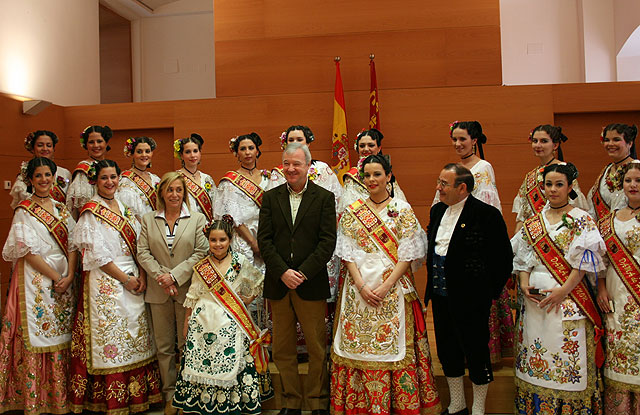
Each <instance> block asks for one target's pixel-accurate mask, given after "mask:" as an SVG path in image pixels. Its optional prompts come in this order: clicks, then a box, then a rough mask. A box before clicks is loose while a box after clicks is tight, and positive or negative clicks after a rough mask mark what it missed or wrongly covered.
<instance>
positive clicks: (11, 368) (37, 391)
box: [0, 202, 75, 415]
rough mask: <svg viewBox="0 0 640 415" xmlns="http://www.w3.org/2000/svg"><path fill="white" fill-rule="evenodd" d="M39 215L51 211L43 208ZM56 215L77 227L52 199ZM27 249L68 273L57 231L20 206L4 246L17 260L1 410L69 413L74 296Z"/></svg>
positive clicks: (2, 364) (0, 352)
mask: <svg viewBox="0 0 640 415" xmlns="http://www.w3.org/2000/svg"><path fill="white" fill-rule="evenodd" d="M32 203H33V202H32ZM40 213H44V214H45V216H48V215H49V213H48V212H47V211H45V210H44V209H42V210H41V211H40ZM52 213H53V216H54V218H55V220H57V221H60V222H61V223H62V224H64V226H66V229H67V231H69V230H71V229H73V226H74V224H75V222H74V220H73V218H71V215H70V214H69V212H68V211H67V209H66V207H65V206H64V205H63V204H62V203H55V202H54V211H53V212H52ZM61 241H62V239H61ZM65 242H66V240H65ZM65 242H63V244H65V249H66V243H65ZM28 253H31V254H33V255H38V256H40V257H41V258H42V259H43V260H44V261H45V262H46V263H47V264H48V265H49V266H51V267H52V268H53V269H54V270H56V271H57V272H59V273H60V274H61V275H66V274H67V272H68V260H67V256H66V254H65V252H64V250H63V249H62V247H61V245H60V244H59V243H58V242H56V237H55V235H53V234H52V233H51V232H50V231H49V229H48V228H47V226H45V225H44V224H43V223H42V222H41V221H40V220H39V219H36V217H34V216H33V214H31V213H30V212H28V211H27V210H26V209H23V208H22V206H21V207H20V208H18V209H16V211H15V214H14V216H13V222H12V224H11V229H10V230H9V236H8V237H7V241H6V243H5V245H4V249H3V250H2V257H3V258H4V259H5V261H11V262H12V263H13V275H12V277H11V284H10V286H9V296H8V298H7V304H6V306H5V315H4V319H3V321H2V333H1V334H0V412H5V411H10V410H20V411H24V413H25V414H30V415H37V414H40V413H43V412H44V413H54V414H64V413H67V412H69V411H70V408H69V402H68V399H67V389H68V373H69V346H70V343H71V326H72V323H73V317H74V313H75V294H74V291H73V286H71V287H69V289H67V291H65V292H64V293H61V294H58V293H56V292H55V291H54V290H53V281H52V280H51V279H49V278H47V277H45V276H43V275H42V274H40V273H39V272H37V271H36V270H35V269H34V268H33V267H32V266H31V265H29V263H27V261H26V260H25V259H24V256H25V255H26V254H28Z"/></svg>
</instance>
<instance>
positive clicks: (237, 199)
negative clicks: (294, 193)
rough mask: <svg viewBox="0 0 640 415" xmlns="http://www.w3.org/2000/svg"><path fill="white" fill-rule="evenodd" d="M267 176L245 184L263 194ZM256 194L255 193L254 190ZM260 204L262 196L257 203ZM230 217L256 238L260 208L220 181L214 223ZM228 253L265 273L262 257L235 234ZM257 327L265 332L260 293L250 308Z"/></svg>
mask: <svg viewBox="0 0 640 415" xmlns="http://www.w3.org/2000/svg"><path fill="white" fill-rule="evenodd" d="M269 179H270V174H269V172H268V171H266V170H263V174H262V175H261V176H260V183H254V182H253V181H251V180H250V179H248V178H247V180H246V181H245V183H246V184H248V185H253V186H257V187H258V188H259V189H261V190H262V191H265V190H266V189H267V187H268V185H269ZM256 190H257V189H256ZM259 202H260V204H262V196H260V200H259ZM225 214H226V215H231V217H233V222H234V225H235V226H240V225H245V226H246V227H247V229H248V230H249V232H251V235H253V237H254V238H256V237H257V235H258V219H259V216H260V206H259V205H258V203H256V201H255V200H254V199H253V198H252V197H250V196H248V195H247V193H245V191H243V190H242V189H241V188H240V187H238V186H237V185H235V184H234V183H232V182H231V181H229V180H225V179H223V180H220V182H219V184H218V190H217V192H216V202H215V204H214V207H213V217H214V218H215V219H221V218H222V216H223V215H225ZM231 249H232V250H233V251H235V252H239V253H241V254H242V255H243V256H245V257H246V258H248V259H249V261H251V263H252V264H253V266H255V267H256V268H258V269H259V270H260V272H261V273H262V275H263V276H264V273H265V264H264V261H263V260H262V257H260V256H257V257H256V256H255V255H254V254H253V251H252V250H251V247H250V246H249V244H248V243H247V241H245V240H244V239H243V238H242V237H241V236H240V235H238V234H237V233H236V234H235V236H234V238H232V239H231ZM249 309H250V310H251V313H252V315H253V318H254V320H255V321H256V323H257V324H258V325H259V326H260V327H262V328H265V327H267V325H268V322H267V316H266V313H265V307H264V299H263V298H262V293H259V295H258V297H256V299H255V300H254V301H253V302H252V303H251V305H250V306H249Z"/></svg>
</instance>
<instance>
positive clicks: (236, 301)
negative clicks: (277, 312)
mask: <svg viewBox="0 0 640 415" xmlns="http://www.w3.org/2000/svg"><path fill="white" fill-rule="evenodd" d="M193 270H194V271H195V273H196V274H197V275H198V276H199V277H200V278H202V281H204V283H205V284H206V285H207V287H208V288H209V292H211V294H213V296H214V297H215V298H216V299H217V300H218V302H219V303H220V304H221V305H222V306H223V307H224V308H225V310H226V311H227V312H228V313H229V315H230V316H231V318H233V320H234V321H235V322H236V323H238V325H239V326H240V327H241V328H242V330H244V332H245V333H246V335H247V336H248V337H249V339H250V340H251V344H250V345H249V352H251V355H252V356H253V358H254V360H255V364H256V371H257V372H258V373H260V374H263V373H266V372H267V368H268V365H269V355H268V354H267V350H266V347H267V345H268V344H269V343H271V335H270V334H269V330H267V329H264V330H262V331H260V328H259V327H258V326H257V325H256V323H255V322H254V321H253V319H252V318H251V314H250V313H249V310H247V307H246V306H245V305H244V302H243V301H242V299H241V298H240V297H239V296H238V294H236V293H235V291H234V290H233V289H232V288H231V287H229V285H227V281H226V280H225V279H224V276H223V275H222V274H221V273H220V271H218V269H217V268H216V266H215V264H214V263H213V261H212V260H211V257H209V256H208V257H206V258H204V259H202V260H201V261H200V262H198V263H197V264H196V265H194V266H193Z"/></svg>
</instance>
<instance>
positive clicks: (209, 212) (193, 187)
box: [180, 173, 213, 222]
mask: <svg viewBox="0 0 640 415" xmlns="http://www.w3.org/2000/svg"><path fill="white" fill-rule="evenodd" d="M180 174H182V177H184V181H185V183H186V184H187V192H189V194H190V195H191V196H193V197H194V198H195V199H196V203H198V206H200V210H202V213H204V215H205V216H206V217H207V221H209V222H211V220H212V219H213V206H212V205H211V197H209V194H208V193H207V191H206V190H205V189H204V187H202V186H200V185H199V184H198V183H196V182H194V181H193V180H192V179H191V178H189V177H187V175H186V174H184V173H180Z"/></svg>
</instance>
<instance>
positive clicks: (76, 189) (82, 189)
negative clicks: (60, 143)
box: [67, 125, 113, 219]
mask: <svg viewBox="0 0 640 415" xmlns="http://www.w3.org/2000/svg"><path fill="white" fill-rule="evenodd" d="M111 137H113V131H111V128H109V127H108V126H106V125H105V126H101V125H91V126H89V127H87V128H85V129H84V131H82V134H80V144H81V145H82V148H84V149H85V150H87V155H88V156H89V157H88V158H87V159H86V160H82V161H81V162H80V163H78V165H77V166H76V168H75V169H74V170H73V174H72V180H71V184H70V185H69V190H68V191H67V208H68V209H69V211H70V212H71V214H72V215H73V217H74V218H75V219H77V218H78V215H79V212H80V209H82V207H83V206H84V204H85V203H87V202H88V201H89V199H91V198H92V197H93V195H94V194H95V186H93V185H92V184H91V183H89V176H90V175H92V174H93V172H90V170H91V166H92V165H93V163H94V162H96V161H100V160H104V156H105V153H106V152H107V151H109V150H111V147H109V144H108V142H109V140H111Z"/></svg>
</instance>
